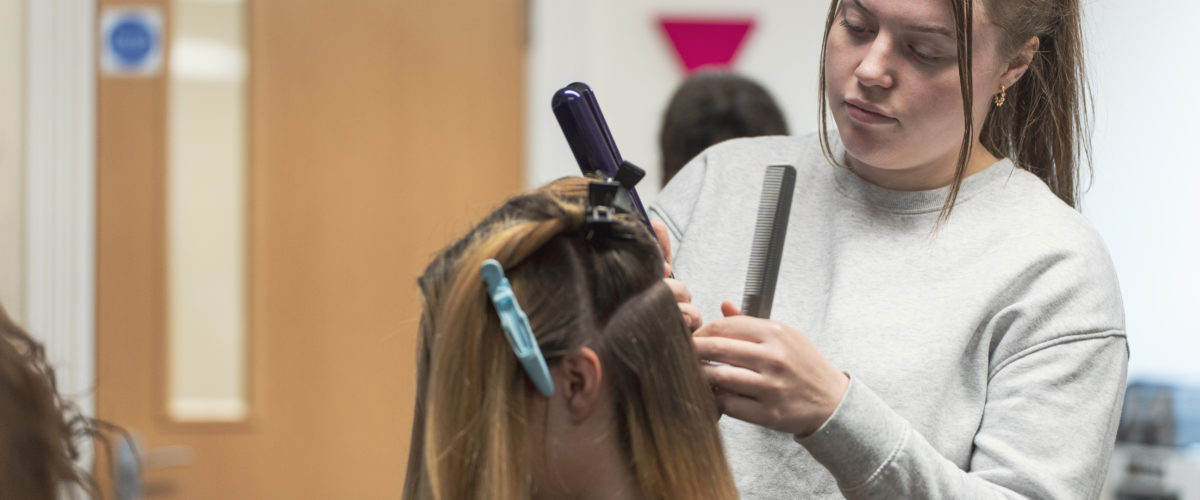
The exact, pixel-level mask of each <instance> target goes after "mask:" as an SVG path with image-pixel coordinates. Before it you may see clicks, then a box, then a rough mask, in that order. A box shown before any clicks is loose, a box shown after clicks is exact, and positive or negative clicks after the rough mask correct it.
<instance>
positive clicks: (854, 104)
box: [846, 99, 896, 125]
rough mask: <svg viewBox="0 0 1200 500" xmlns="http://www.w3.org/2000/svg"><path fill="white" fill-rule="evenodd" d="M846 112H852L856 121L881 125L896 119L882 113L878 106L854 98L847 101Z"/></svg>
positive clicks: (851, 114) (851, 115) (851, 116)
mask: <svg viewBox="0 0 1200 500" xmlns="http://www.w3.org/2000/svg"><path fill="white" fill-rule="evenodd" d="M846 112H847V113H849V114H850V118H852V119H853V120H854V121H856V122H861V123H865V124H869V125H881V124H885V123H892V122H894V121H896V119H895V118H892V117H890V116H888V115H885V114H883V113H880V112H879V111H878V108H875V107H874V106H871V105H870V104H867V103H865V102H862V101H856V100H853V99H850V100H847V101H846Z"/></svg>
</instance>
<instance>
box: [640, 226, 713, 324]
mask: <svg viewBox="0 0 1200 500" xmlns="http://www.w3.org/2000/svg"><path fill="white" fill-rule="evenodd" d="M650 226H651V227H653V228H654V236H655V237H657V238H658V245H659V246H661V247H662V251H663V259H664V261H665V262H664V263H663V281H665V282H666V283H667V286H668V287H670V288H671V293H673V294H675V302H678V303H679V311H680V312H681V313H683V320H684V321H686V322H687V325H688V328H691V329H692V331H693V332H695V331H696V329H697V328H700V325H701V324H702V321H701V320H700V308H698V307H696V306H694V305H692V292H689V291H688V289H687V287H686V286H684V284H683V282H682V281H679V280H677V279H675V278H672V277H671V270H672V267H671V237H670V236H669V235H668V234H667V225H666V224H663V222H662V221H660V220H657V219H656V220H652V221H650Z"/></svg>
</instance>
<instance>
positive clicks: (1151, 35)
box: [1084, 0, 1200, 386]
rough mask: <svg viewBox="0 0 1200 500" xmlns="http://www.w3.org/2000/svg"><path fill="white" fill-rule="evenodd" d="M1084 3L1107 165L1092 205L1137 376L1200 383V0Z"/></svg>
mask: <svg viewBox="0 0 1200 500" xmlns="http://www.w3.org/2000/svg"><path fill="white" fill-rule="evenodd" d="M1085 5H1087V7H1088V14H1089V17H1088V18H1087V19H1086V20H1085V22H1086V23H1087V25H1088V28H1089V33H1088V35H1089V36H1090V38H1089V41H1090V43H1089V46H1090V53H1089V54H1088V55H1089V56H1090V58H1091V59H1090V61H1089V63H1090V64H1091V73H1092V75H1093V78H1092V82H1093V84H1094V90H1095V96H1096V116H1095V118H1096V128H1095V136H1094V146H1095V149H1094V152H1095V169H1096V172H1095V179H1094V182H1093V187H1092V189H1091V191H1089V192H1088V194H1087V197H1086V198H1085V199H1084V214H1085V215H1087V217H1088V218H1089V219H1090V220H1091V221H1092V222H1093V224H1095V226H1096V228H1097V229H1098V230H1099V231H1100V234H1101V235H1102V236H1103V237H1104V240H1105V242H1107V243H1108V247H1109V250H1110V251H1111V252H1112V257H1113V261H1114V262H1115V263H1116V266H1117V273H1118V275H1119V277H1120V279H1121V289H1122V292H1123V294H1124V297H1125V312H1126V317H1127V325H1128V328H1129V345H1130V362H1129V368H1130V375H1131V377H1152V378H1157V379H1168V380H1182V381H1186V382H1187V383H1189V384H1190V385H1193V386H1200V326H1198V325H1200V320H1197V319H1196V315H1197V313H1200V196H1197V195H1196V194H1195V191H1196V190H1197V189H1200V160H1197V156H1196V153H1195V150H1194V149H1193V148H1194V147H1195V145H1196V143H1197V140H1200V122H1197V120H1198V119H1200V95H1198V94H1197V91H1198V90H1197V89H1200V65H1197V64H1196V61H1197V60H1198V59H1197V56H1196V51H1197V50H1198V49H1200V30H1197V29H1196V27H1195V26H1194V24H1195V21H1196V20H1197V19H1200V3H1197V2H1196V1H1195V0H1160V1H1158V2H1154V3H1153V4H1141V3H1138V2H1127V1H1122V0H1094V1H1092V2H1087V3H1085ZM1151 6H1152V7H1151Z"/></svg>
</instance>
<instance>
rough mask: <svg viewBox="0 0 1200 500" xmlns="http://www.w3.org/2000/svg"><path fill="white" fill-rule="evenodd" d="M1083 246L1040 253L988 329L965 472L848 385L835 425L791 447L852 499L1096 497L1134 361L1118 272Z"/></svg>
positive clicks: (872, 397)
mask: <svg viewBox="0 0 1200 500" xmlns="http://www.w3.org/2000/svg"><path fill="white" fill-rule="evenodd" d="M1042 241H1044V240H1042ZM1081 246H1082V248H1083V250H1082V251H1078V252H1047V253H1045V256H1044V258H1043V259H1042V260H1041V261H1039V262H1038V263H1037V264H1038V265H1037V266H1035V267H1034V268H1033V269H1035V270H1036V272H1033V271H1031V272H1027V273H1023V274H1022V275H1023V278H1022V279H1023V280H1025V281H1024V282H1023V283H1021V285H1020V286H1014V287H1013V288H1014V289H1017V290H1020V291H1018V292H1015V295H1014V296H1011V297H1005V298H1002V301H1003V305H1002V306H1000V305H998V306H997V307H998V310H997V312H996V313H995V314H994V315H993V316H992V319H991V320H990V321H989V323H988V324H987V325H986V326H985V327H984V328H985V330H990V331H991V334H990V336H991V338H992V339H993V350H992V361H991V363H990V365H989V366H988V367H987V369H988V379H987V380H988V382H987V389H986V403H985V405H984V410H983V415H982V418H981V419H980V422H979V429H978V431H977V432H976V433H975V436H974V440H973V442H972V445H973V446H972V452H971V456H970V462H969V465H968V467H966V469H965V470H964V469H960V468H959V467H958V466H956V465H955V464H954V463H952V462H951V461H949V460H947V459H946V458H944V457H943V456H942V455H941V454H940V453H939V452H938V451H937V450H936V449H935V448H934V447H933V446H932V445H931V444H930V443H929V441H927V440H926V439H925V437H923V436H922V435H921V434H920V433H919V432H917V431H916V430H914V428H913V426H912V425H911V424H910V423H909V422H908V421H906V420H905V419H904V418H903V417H902V416H900V415H899V414H897V413H896V412H895V411H894V410H893V409H892V408H890V407H889V406H888V405H887V403H885V402H884V401H883V399H881V398H880V397H879V396H878V395H876V394H875V393H874V392H872V391H871V389H870V388H869V387H867V386H866V385H865V384H863V383H862V381H861V380H855V379H854V377H853V374H851V383H850V387H849V388H848V389H847V391H846V395H845V396H844V397H843V400H842V402H841V404H840V405H839V406H838V408H837V410H836V411H835V412H834V414H833V415H832V416H831V417H830V418H829V420H827V421H826V422H825V424H824V425H823V426H822V427H821V428H820V429H818V430H817V432H815V433H813V434H812V435H810V436H807V437H804V438H797V439H796V441H797V442H799V443H800V444H801V445H803V446H804V447H805V448H806V449H807V450H808V451H809V452H810V453H811V454H812V456H813V457H814V458H815V459H816V460H817V461H819V462H820V463H821V464H822V465H824V466H825V467H826V468H827V469H828V470H829V471H830V472H831V473H832V474H833V476H834V477H835V478H836V479H837V482H838V487H839V488H840V490H841V492H842V494H844V495H845V496H846V497H847V498H910V497H922V498H1056V499H1057V498H1095V497H1097V496H1099V494H1100V489H1101V487H1102V486H1103V483H1104V478H1105V476H1106V475H1107V471H1108V464H1109V459H1110V457H1111V454H1112V449H1113V445H1114V441H1115V439H1114V438H1115V435H1116V428H1117V424H1118V423H1119V420H1120V413H1121V406H1122V403H1123V399H1124V393H1125V382H1126V378H1125V377H1126V369H1127V364H1128V359H1129V351H1128V347H1127V343H1126V338H1125V330H1124V316H1123V313H1122V312H1121V309H1122V308H1121V300H1120V292H1119V290H1118V288H1117V284H1116V276H1115V272H1114V271H1113V269H1112V263H1111V260H1109V258H1108V256H1107V252H1105V251H1104V250H1103V247H1102V246H1098V245H1094V244H1093V245H1088V244H1087V243H1084V244H1083V245H1081ZM1089 246H1090V248H1089ZM1075 248H1076V250H1080V247H1079V246H1076V247H1075Z"/></svg>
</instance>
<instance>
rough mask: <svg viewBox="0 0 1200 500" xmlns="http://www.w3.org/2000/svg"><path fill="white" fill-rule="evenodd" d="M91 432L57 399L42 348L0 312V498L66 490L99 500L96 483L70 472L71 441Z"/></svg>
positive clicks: (37, 496) (76, 454) (72, 458)
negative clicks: (76, 489) (78, 490)
mask: <svg viewBox="0 0 1200 500" xmlns="http://www.w3.org/2000/svg"><path fill="white" fill-rule="evenodd" d="M94 429H95V427H94V422H93V421H92V420H91V419H88V418H86V417H84V416H82V415H80V414H79V412H78V410H77V409H76V408H75V407H74V406H73V405H72V404H71V403H70V402H68V401H66V400H64V399H63V398H62V397H61V396H60V395H59V394H58V389H57V387H56V385H55V378H54V368H52V367H51V366H50V364H49V363H48V362H47V361H46V353H45V349H44V348H43V346H42V344H40V343H38V342H37V341H36V340H34V339H33V338H32V337H30V336H29V334H27V333H25V331H24V330H22V329H21V328H20V327H19V326H17V324H16V323H15V322H13V320H12V319H11V318H9V316H8V313H7V312H6V311H5V310H4V307H3V306H0V498H21V499H53V498H56V496H57V495H58V491H59V488H60V487H61V486H64V485H70V484H75V485H78V486H79V487H82V488H83V489H84V490H85V491H86V492H87V493H88V494H89V495H90V496H92V497H97V496H99V489H98V487H97V486H96V483H95V481H93V480H92V478H91V476H90V475H88V474H87V472H85V471H83V470H81V469H79V468H78V467H76V466H75V460H76V459H77V458H78V457H79V451H78V449H77V448H76V446H75V440H76V439H78V438H81V437H91V436H93V435H94Z"/></svg>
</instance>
